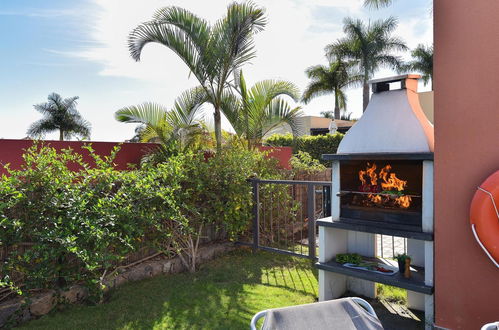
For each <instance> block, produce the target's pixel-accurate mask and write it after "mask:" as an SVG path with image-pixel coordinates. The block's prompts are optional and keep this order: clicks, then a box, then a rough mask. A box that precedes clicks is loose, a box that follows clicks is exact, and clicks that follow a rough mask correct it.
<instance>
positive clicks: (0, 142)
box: [0, 139, 293, 175]
mask: <svg viewBox="0 0 499 330" xmlns="http://www.w3.org/2000/svg"><path fill="white" fill-rule="evenodd" d="M90 143H91V144H92V148H93V149H94V150H95V152H96V153H97V154H98V155H101V156H108V155H109V154H110V153H111V150H112V149H113V148H114V146H116V145H118V144H119V143H118V142H80V141H43V144H44V145H49V146H51V147H53V148H56V149H57V150H61V149H68V148H72V149H73V150H74V151H75V152H78V153H80V154H82V155H83V159H84V161H86V162H87V163H89V164H93V159H92V158H91V157H90V155H89V153H88V151H87V150H85V149H82V148H81V147H82V146H84V145H85V144H90ZM32 145H33V141H32V140H8V139H0V164H2V165H4V164H10V168H12V169H20V168H21V165H22V164H23V162H24V161H23V159H22V155H23V153H24V150H25V149H27V148H29V147H31V146H32ZM157 147H158V145H157V144H155V143H121V149H120V151H119V152H118V154H117V155H116V159H115V160H114V163H115V164H116V169H118V170H126V169H128V168H129V167H128V164H139V163H140V159H141V158H142V156H143V155H144V154H146V153H148V152H149V151H150V150H152V149H154V148H157ZM259 149H260V150H261V151H269V153H268V157H273V158H277V159H278V160H279V166H280V167H282V168H285V169H289V168H290V167H289V160H290V159H291V156H292V153H293V149H292V148H290V147H263V146H262V147H259ZM3 173H6V171H5V170H4V168H3V166H0V175H1V174H3Z"/></svg>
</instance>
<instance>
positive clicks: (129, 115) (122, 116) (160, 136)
mask: <svg viewBox="0 0 499 330" xmlns="http://www.w3.org/2000/svg"><path fill="white" fill-rule="evenodd" d="M205 97H206V95H205V93H204V90H203V89H202V88H201V87H197V88H193V89H190V90H187V91H185V92H184V93H182V94H181V95H180V96H179V97H178V98H177V99H176V100H175V103H174V106H173V108H172V109H171V110H168V109H167V108H166V107H164V106H162V105H160V104H156V103H143V104H140V105H134V106H129V107H124V108H121V109H120V110H118V111H116V113H115V118H116V120H118V121H121V122H124V123H139V124H142V125H143V129H142V130H141V132H139V134H140V140H141V141H142V142H159V143H160V144H161V146H162V148H163V149H164V151H167V152H172V151H174V150H185V149H187V148H190V147H192V146H193V145H194V144H195V143H196V142H197V141H198V138H199V136H200V135H202V134H203V133H204V132H205V127H204V124H203V118H202V117H201V115H200V113H201V111H200V109H201V107H202V105H203V104H204V103H205V101H206V100H205Z"/></svg>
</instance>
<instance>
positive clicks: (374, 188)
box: [359, 163, 412, 209]
mask: <svg viewBox="0 0 499 330" xmlns="http://www.w3.org/2000/svg"><path fill="white" fill-rule="evenodd" d="M376 169H377V167H376V164H374V163H373V164H372V165H371V164H369V163H367V168H366V170H360V171H359V180H360V182H361V183H362V185H361V186H360V187H359V190H360V191H362V192H370V193H372V194H368V195H367V201H366V202H367V204H375V205H379V206H389V207H390V206H393V207H400V208H404V209H406V208H408V207H410V206H411V202H412V198H411V197H410V196H401V192H403V191H404V189H405V187H406V186H407V181H404V180H400V179H399V178H397V175H396V174H395V173H393V172H391V170H392V167H391V166H390V165H386V166H385V167H383V168H382V169H381V170H380V171H379V174H378V173H376ZM378 181H379V183H378ZM364 204H365V203H364Z"/></svg>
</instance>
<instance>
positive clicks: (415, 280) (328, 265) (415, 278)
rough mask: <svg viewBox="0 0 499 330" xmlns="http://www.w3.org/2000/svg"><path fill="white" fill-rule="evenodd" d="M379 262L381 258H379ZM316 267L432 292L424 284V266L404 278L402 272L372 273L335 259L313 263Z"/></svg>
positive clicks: (417, 290) (404, 287)
mask: <svg viewBox="0 0 499 330" xmlns="http://www.w3.org/2000/svg"><path fill="white" fill-rule="evenodd" d="M379 261H380V263H381V260H379ZM315 266H316V267H317V268H318V269H321V270H325V271H328V272H333V273H338V274H342V275H347V276H351V277H355V278H360V279H363V280H367V281H371V282H376V283H383V284H387V285H391V286H396V287H399V288H403V289H406V290H410V291H414V292H418V293H423V294H427V295H431V294H433V286H428V285H425V282H424V278H425V276H424V268H422V267H414V266H411V268H414V269H415V270H416V271H412V272H411V278H405V277H404V276H403V275H402V274H400V273H396V274H394V275H383V274H378V273H374V272H371V271H368V270H362V269H354V268H348V267H345V266H343V265H342V264H340V263H337V262H336V261H334V260H332V261H328V262H324V263H322V262H318V263H316V264H315Z"/></svg>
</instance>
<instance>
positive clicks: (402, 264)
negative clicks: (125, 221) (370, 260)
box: [395, 253, 411, 274]
mask: <svg viewBox="0 0 499 330" xmlns="http://www.w3.org/2000/svg"><path fill="white" fill-rule="evenodd" d="M395 259H397V262H398V264H399V272H401V273H402V274H404V272H405V261H406V260H407V259H409V262H410V260H411V257H410V256H408V255H407V254H405V253H402V254H397V255H396V256H395Z"/></svg>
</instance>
